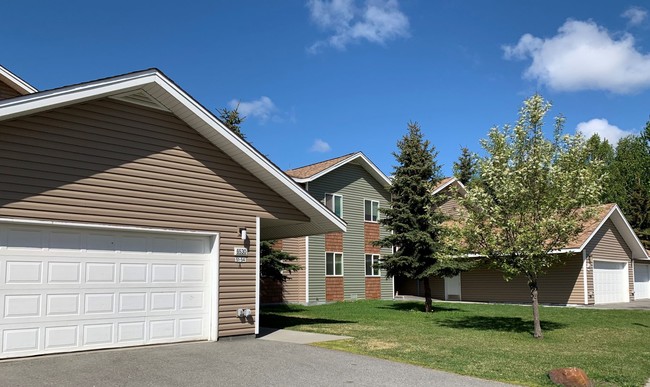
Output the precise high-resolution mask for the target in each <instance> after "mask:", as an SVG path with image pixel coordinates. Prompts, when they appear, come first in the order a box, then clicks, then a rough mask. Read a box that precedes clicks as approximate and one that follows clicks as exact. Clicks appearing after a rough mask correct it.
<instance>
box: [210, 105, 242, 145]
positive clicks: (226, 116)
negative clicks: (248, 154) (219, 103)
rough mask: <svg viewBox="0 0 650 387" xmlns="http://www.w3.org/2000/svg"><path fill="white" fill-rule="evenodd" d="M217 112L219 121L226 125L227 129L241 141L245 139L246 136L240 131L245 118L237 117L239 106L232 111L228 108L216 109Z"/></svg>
mask: <svg viewBox="0 0 650 387" xmlns="http://www.w3.org/2000/svg"><path fill="white" fill-rule="evenodd" d="M217 112H219V120H220V121H221V122H222V123H223V124H224V125H226V127H227V128H228V129H230V130H231V131H232V132H233V133H235V134H236V135H238V136H239V137H240V138H241V139H242V140H245V139H246V135H245V134H244V132H242V131H241V124H242V122H244V120H245V119H246V117H242V116H240V115H239V105H237V106H236V107H235V108H234V109H232V110H231V109H228V108H223V109H217Z"/></svg>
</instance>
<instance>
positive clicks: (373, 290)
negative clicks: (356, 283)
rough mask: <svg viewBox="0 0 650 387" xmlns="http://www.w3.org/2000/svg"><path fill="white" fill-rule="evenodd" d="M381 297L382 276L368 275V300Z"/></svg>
mask: <svg viewBox="0 0 650 387" xmlns="http://www.w3.org/2000/svg"><path fill="white" fill-rule="evenodd" d="M380 298H381V277H366V300H378V299H380Z"/></svg>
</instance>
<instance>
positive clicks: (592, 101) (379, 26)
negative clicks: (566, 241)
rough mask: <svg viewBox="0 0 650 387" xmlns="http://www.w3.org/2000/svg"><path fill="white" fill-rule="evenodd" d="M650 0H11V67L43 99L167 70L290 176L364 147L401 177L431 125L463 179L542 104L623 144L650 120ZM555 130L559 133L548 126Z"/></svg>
mask: <svg viewBox="0 0 650 387" xmlns="http://www.w3.org/2000/svg"><path fill="white" fill-rule="evenodd" d="M649 10H650V3H649V2H648V1H647V0H645V1H633V2H629V3H628V2H625V1H604V0H593V1H566V0H564V1H556V0H550V1H543V2H540V1H528V0H526V1H524V0H508V1H505V0H504V1H492V2H488V1H484V0H473V1H460V0H453V1H452V0H440V1H433V0H399V1H398V0H367V1H366V0H357V1H354V0H336V1H325V0H310V1H307V0H284V1H264V0H259V1H253V0H249V1H246V0H242V1H225V0H224V1H214V0H213V1H185V2H180V1H165V0H157V1H148V0H145V1H138V0H131V1H123V0H111V1H87V0H84V1H77V0H71V1H65V2H54V1H46V0H43V1H33V0H21V1H7V2H4V3H3V12H2V14H3V17H2V20H3V21H2V23H0V47H2V50H1V51H0V64H2V65H3V66H5V67H6V68H8V69H9V70H11V71H13V72H14V73H16V74H17V75H18V76H20V77H22V78H23V79H24V80H26V81H27V82H29V83H31V84H32V85H33V86H35V87H36V88H38V89H41V90H45V89H49V88H55V87H59V86H63V85H68V84H73V83H79V82H85V81H90V80H94V79H98V78H103V77H107V76H112V75H117V74H122V73H127V72H131V71H135V70H142V69H145V68H150V67H156V68H159V69H160V70H162V71H163V72H164V73H165V74H167V75H168V76H169V77H170V78H172V79H173V80H174V81H175V82H176V83H177V84H179V85H180V86H181V87H182V88H183V89H185V90H186V91H187V92H188V93H190V94H191V95H192V96H193V97H194V98H196V99H197V100H198V101H199V102H201V103H202V104H203V105H204V106H205V107H207V108H209V109H211V110H212V111H216V109H217V108H221V107H232V106H234V105H235V104H236V103H237V101H239V109H240V111H241V112H242V113H244V114H245V115H246V116H247V119H246V121H245V122H244V124H243V130H244V132H245V133H246V135H247V137H248V139H249V140H250V141H251V142H252V143H253V145H254V146H256V147H257V148H258V149H259V150H260V151H261V152H262V153H263V154H265V155H267V156H268V157H270V158H271V160H273V161H274V162H275V163H276V164H277V165H279V166H280V167H281V168H283V169H289V168H295V167H299V166H302V165H306V164H310V163H313V162H317V161H321V160H324V159H328V158H332V157H337V156H340V155H343V154H346V153H350V152H355V151H359V150H360V151H363V152H364V153H366V155H368V156H369V157H370V159H372V160H373V161H374V162H375V163H376V164H377V165H378V166H379V168H380V169H382V170H383V171H384V172H385V173H387V174H390V173H391V172H392V169H393V165H394V164H395V161H394V158H393V156H392V154H391V152H393V151H395V150H396V142H397V140H398V139H399V138H401V137H402V136H403V135H404V133H405V131H406V125H407V123H408V122H409V121H417V122H418V123H419V124H420V126H421V127H422V130H423V132H424V133H425V135H426V137H427V138H428V139H429V140H430V141H431V142H432V144H434V145H435V147H436V148H437V150H438V151H439V156H438V161H439V162H440V163H441V164H443V171H444V172H445V173H446V174H450V173H451V166H452V163H453V162H454V161H455V160H456V159H457V158H458V155H459V153H460V151H459V148H460V146H467V147H469V148H470V149H471V150H473V151H479V150H480V146H479V139H481V138H484V137H485V136H486V134H487V132H488V130H489V129H490V128H491V127H492V126H494V125H503V124H506V123H512V122H514V121H515V120H516V117H517V111H518V109H519V107H520V106H521V102H522V101H523V100H524V99H525V98H526V97H528V96H530V95H531V94H532V93H535V92H539V93H541V94H542V95H543V96H544V97H546V98H547V99H549V100H551V101H552V102H553V105H554V108H553V110H552V113H553V114H559V113H562V114H564V115H565V116H566V118H567V121H566V131H567V132H569V133H574V132H575V131H576V129H577V128H580V129H581V130H582V131H584V132H585V133H593V132H599V133H601V134H602V135H604V136H606V137H608V138H610V139H611V140H612V141H616V140H617V139H618V138H619V137H620V136H621V135H625V134H627V133H635V132H638V131H639V130H641V129H642V128H643V127H644V125H645V122H646V121H647V120H648V118H649V116H650V103H649V101H650V98H649V97H650V93H649V90H650V18H649V17H648V11H649ZM549 130H550V122H549Z"/></svg>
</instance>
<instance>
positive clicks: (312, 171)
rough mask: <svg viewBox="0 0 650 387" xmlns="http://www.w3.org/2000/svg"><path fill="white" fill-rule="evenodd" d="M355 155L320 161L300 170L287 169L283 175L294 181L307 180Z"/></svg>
mask: <svg viewBox="0 0 650 387" xmlns="http://www.w3.org/2000/svg"><path fill="white" fill-rule="evenodd" d="M355 154H356V153H350V154H347V155H344V156H340V157H336V158H333V159H329V160H325V161H321V162H318V163H315V164H309V165H306V166H304V167H300V168H295V169H289V170H287V171H285V173H286V174H287V175H289V176H291V177H293V178H295V179H307V178H309V177H312V176H314V175H316V174H318V173H320V172H323V171H324V170H326V169H327V168H329V167H331V166H334V165H336V164H338V163H340V162H341V161H343V160H345V159H347V158H349V157H350V156H352V155H355Z"/></svg>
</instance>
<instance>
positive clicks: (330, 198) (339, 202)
mask: <svg viewBox="0 0 650 387" xmlns="http://www.w3.org/2000/svg"><path fill="white" fill-rule="evenodd" d="M325 207H327V208H329V209H330V210H332V212H333V213H335V214H336V216H338V217H339V218H343V196H341V195H337V194H328V193H326V194H325Z"/></svg>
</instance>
